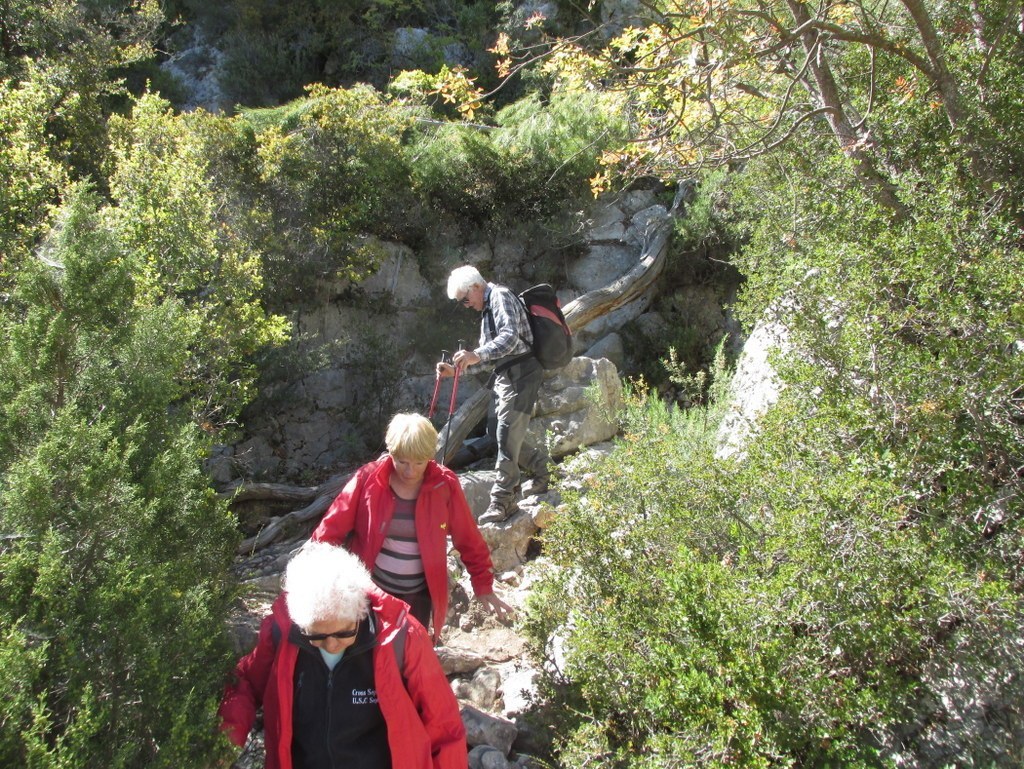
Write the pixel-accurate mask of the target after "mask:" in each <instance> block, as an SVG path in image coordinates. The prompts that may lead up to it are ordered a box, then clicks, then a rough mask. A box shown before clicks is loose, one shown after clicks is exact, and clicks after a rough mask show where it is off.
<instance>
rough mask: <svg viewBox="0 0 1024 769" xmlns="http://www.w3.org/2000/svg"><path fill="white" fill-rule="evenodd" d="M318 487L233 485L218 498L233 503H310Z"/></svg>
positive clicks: (271, 484) (237, 483)
mask: <svg viewBox="0 0 1024 769" xmlns="http://www.w3.org/2000/svg"><path fill="white" fill-rule="evenodd" d="M318 490H319V487H318V486H289V485H288V484H285V483H246V482H244V481H238V482H236V483H232V484H231V485H230V486H228V487H227V488H226V489H225V490H224V491H222V492H220V493H219V494H218V495H217V496H218V497H220V498H221V499H230V500H231V501H232V502H263V501H267V502H299V503H301V502H310V501H312V500H314V499H316V496H317V494H318V493H319V491H318Z"/></svg>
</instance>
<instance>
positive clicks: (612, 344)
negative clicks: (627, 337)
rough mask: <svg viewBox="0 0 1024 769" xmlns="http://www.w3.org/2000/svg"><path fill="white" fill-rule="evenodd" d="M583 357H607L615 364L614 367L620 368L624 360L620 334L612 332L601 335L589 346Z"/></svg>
mask: <svg viewBox="0 0 1024 769" xmlns="http://www.w3.org/2000/svg"><path fill="white" fill-rule="evenodd" d="M583 357H585V358H592V359H593V360H600V359H601V358H607V359H608V360H610V361H611V362H612V363H614V364H615V368H617V369H620V370H621V369H622V367H623V364H624V363H625V362H626V349H625V347H624V345H623V344H622V336H621V335H619V334H617V333H614V332H613V333H611V334H608V335H606V336H603V337H601V338H600V339H599V340H597V341H596V342H595V343H594V344H593V345H591V346H590V349H588V350H587V351H586V353H585V354H584V356H583Z"/></svg>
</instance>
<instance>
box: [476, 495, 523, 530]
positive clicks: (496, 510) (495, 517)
mask: <svg viewBox="0 0 1024 769" xmlns="http://www.w3.org/2000/svg"><path fill="white" fill-rule="evenodd" d="M518 511H519V507H518V505H516V503H515V502H509V504H507V505H503V504H502V503H501V502H494V501H492V502H491V504H490V506H488V508H487V509H486V510H485V511H484V514H483V515H481V516H480V518H478V519H477V523H478V524H480V525H481V526H484V525H486V524H488V523H501V522H502V521H504V520H507V519H508V517H509V516H510V515H512V514H513V513H515V512H518Z"/></svg>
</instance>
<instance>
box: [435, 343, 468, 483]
mask: <svg viewBox="0 0 1024 769" xmlns="http://www.w3.org/2000/svg"><path fill="white" fill-rule="evenodd" d="M465 346H466V341H465V340H464V339H460V340H459V350H462V349H463V348H464V347H465ZM458 392H459V367H458V366H456V367H455V378H454V379H452V397H451V400H449V401H448V424H447V425H445V428H444V450H443V451H442V453H441V460H442V462H441V463H442V464H444V461H445V460H447V459H448V436H450V435H451V434H452V417H453V416H454V415H455V395H456V394H457V393H458Z"/></svg>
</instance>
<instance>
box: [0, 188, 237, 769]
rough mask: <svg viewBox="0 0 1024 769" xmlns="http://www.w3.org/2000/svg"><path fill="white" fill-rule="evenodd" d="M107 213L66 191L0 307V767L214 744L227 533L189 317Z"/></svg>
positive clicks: (181, 755)
mask: <svg viewBox="0 0 1024 769" xmlns="http://www.w3.org/2000/svg"><path fill="white" fill-rule="evenodd" d="M113 220H114V217H110V216H109V212H101V211H100V209H99V208H98V201H97V199H96V198H95V196H92V195H90V194H88V193H86V192H84V191H81V190H80V191H77V192H76V193H75V194H74V195H73V196H72V198H71V200H70V201H69V203H68V204H67V206H66V207H65V209H64V210H63V211H62V212H61V213H60V215H59V217H58V221H59V222H60V226H59V228H58V229H57V230H56V231H55V232H54V233H52V234H51V237H50V239H49V240H48V243H47V248H46V249H45V250H44V255H45V259H40V260H34V261H32V262H30V263H28V264H26V265H25V266H24V268H23V269H22V270H21V271H20V273H19V275H18V280H17V285H16V291H15V292H14V294H13V295H12V297H11V300H10V301H9V302H6V303H5V304H4V305H3V307H2V308H0V312H2V314H0V353H2V354H3V356H4V359H5V361H7V364H6V365H5V366H4V368H3V371H2V372H0V393H2V394H3V398H4V400H3V405H2V407H0V435H2V436H3V439H2V440H0V479H2V480H0V534H2V539H0V658H2V660H3V662H4V665H5V671H6V673H5V676H4V679H3V684H2V685H0V693H2V696H0V702H2V704H0V721H2V722H3V724H4V728H3V729H2V730H0V763H3V764H4V765H5V766H27V767H33V768H35V767H40V768H42V767H53V768H54V769H56V768H57V767H74V766H109V767H139V766H149V767H178V766H201V765H204V764H205V763H207V762H208V761H210V760H211V759H214V758H216V757H217V756H218V755H219V754H220V750H221V748H219V747H218V746H219V745H220V744H221V739H222V738H220V737H219V736H218V734H217V728H216V727H217V717H216V708H217V704H218V700H219V693H220V687H221V684H222V680H223V674H224V671H225V669H226V666H227V664H228V663H229V658H228V656H227V655H228V654H229V653H230V652H229V650H228V648H227V639H226V635H225V630H224V624H223V618H224V616H225V615H226V612H227V611H228V606H229V601H230V599H231V598H232V594H231V589H230V584H231V583H230V580H229V578H228V568H229V566H230V563H231V558H232V555H233V551H234V544H235V543H236V542H237V538H238V534H237V532H236V529H235V526H234V521H233V519H232V517H231V515H230V514H229V512H228V510H227V508H226V504H225V503H224V502H223V501H222V500H218V499H217V498H216V496H215V495H214V493H213V492H212V490H211V489H210V488H209V486H208V478H207V476H206V474H205V473H204V471H203V467H202V461H203V458H204V457H205V456H206V455H207V453H208V452H209V450H210V444H211V441H212V438H211V436H210V435H209V434H207V433H206V432H204V431H203V430H202V429H201V427H200V425H199V424H197V423H196V422H195V421H193V419H192V417H193V414H195V413H199V412H200V411H201V409H199V408H193V407H192V406H191V405H190V404H189V403H188V399H189V397H190V393H194V392H195V391H194V390H193V387H192V386H191V383H190V377H191V376H193V375H194V374H193V372H191V370H190V366H191V361H192V357H191V353H192V351H191V350H190V349H189V346H190V344H191V342H192V340H193V338H192V336H191V335H190V334H189V333H187V329H188V328H189V326H190V323H191V321H190V319H189V318H188V313H187V309H186V308H185V307H184V306H183V304H182V302H181V301H180V300H178V299H176V298H173V297H163V299H162V300H160V301H153V300H152V294H151V293H149V291H148V288H149V287H148V285H147V280H146V276H145V275H144V273H143V272H142V271H141V270H140V269H139V264H138V262H137V261H136V260H137V259H139V258H141V257H140V255H138V254H135V253H133V252H132V251H130V250H129V249H127V248H126V247H125V245H124V239H123V237H122V234H121V233H118V231H117V230H116V228H113V227H111V222H112V221H113ZM224 349H228V348H227V347H225V348H224ZM192 397H194V396H192ZM7 673H9V674H10V675H8V674H7Z"/></svg>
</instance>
